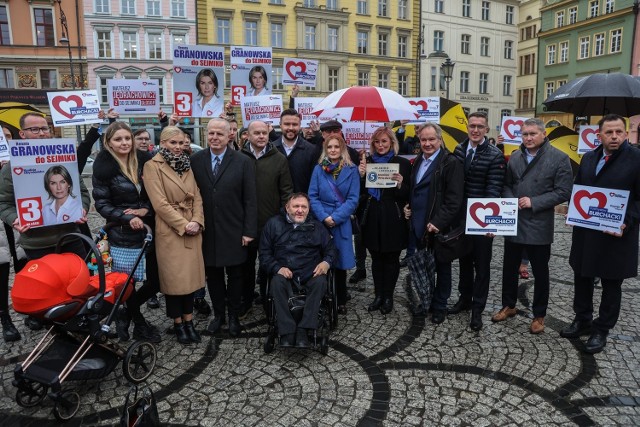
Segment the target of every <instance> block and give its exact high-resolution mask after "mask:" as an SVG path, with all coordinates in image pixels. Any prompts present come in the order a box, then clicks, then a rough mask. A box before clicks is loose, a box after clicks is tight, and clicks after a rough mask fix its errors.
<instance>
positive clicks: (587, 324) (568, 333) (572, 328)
mask: <svg viewBox="0 0 640 427" xmlns="http://www.w3.org/2000/svg"><path fill="white" fill-rule="evenodd" d="M589 334H591V320H574V321H573V322H571V325H569V326H567V327H566V328H564V329H563V330H561V331H560V336H561V337H562V338H578V337H579V336H582V335H589Z"/></svg>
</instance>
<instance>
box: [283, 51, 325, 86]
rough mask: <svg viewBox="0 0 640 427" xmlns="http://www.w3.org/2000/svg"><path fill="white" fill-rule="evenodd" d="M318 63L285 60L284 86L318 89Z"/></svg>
mask: <svg viewBox="0 0 640 427" xmlns="http://www.w3.org/2000/svg"><path fill="white" fill-rule="evenodd" d="M317 73H318V61H315V60H313V59H301V58H284V62H283V75H282V84H283V85H285V86H286V85H289V86H291V85H303V86H310V87H316V77H317Z"/></svg>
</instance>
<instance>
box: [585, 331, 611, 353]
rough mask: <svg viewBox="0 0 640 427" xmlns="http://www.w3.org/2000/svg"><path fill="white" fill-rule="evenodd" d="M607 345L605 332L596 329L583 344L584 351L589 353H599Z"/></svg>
mask: <svg viewBox="0 0 640 427" xmlns="http://www.w3.org/2000/svg"><path fill="white" fill-rule="evenodd" d="M605 345H607V333H606V332H601V331H596V332H594V333H592V334H591V336H590V337H589V339H588V340H587V343H586V344H585V345H584V352H585V353H589V354H596V353H600V352H601V351H602V350H604V346H605Z"/></svg>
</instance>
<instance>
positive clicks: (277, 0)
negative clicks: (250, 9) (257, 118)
mask: <svg viewBox="0 0 640 427" xmlns="http://www.w3.org/2000/svg"><path fill="white" fill-rule="evenodd" d="M269 4H282V0H269ZM228 81H229V80H228V79H225V82H228Z"/></svg>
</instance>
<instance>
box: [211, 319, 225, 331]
mask: <svg viewBox="0 0 640 427" xmlns="http://www.w3.org/2000/svg"><path fill="white" fill-rule="evenodd" d="M223 323H224V319H223V318H222V317H214V318H213V319H211V322H209V326H207V333H209V334H216V333H218V332H220V328H221V327H222V324H223Z"/></svg>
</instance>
